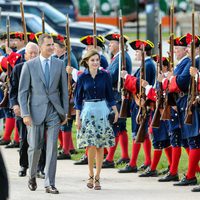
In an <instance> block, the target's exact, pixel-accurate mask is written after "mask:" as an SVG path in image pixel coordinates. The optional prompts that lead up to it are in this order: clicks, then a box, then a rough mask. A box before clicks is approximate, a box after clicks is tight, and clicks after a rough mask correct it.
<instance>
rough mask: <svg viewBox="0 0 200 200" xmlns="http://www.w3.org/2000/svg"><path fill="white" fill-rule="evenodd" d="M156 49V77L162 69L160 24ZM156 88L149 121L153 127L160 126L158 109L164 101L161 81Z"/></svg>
mask: <svg viewBox="0 0 200 200" xmlns="http://www.w3.org/2000/svg"><path fill="white" fill-rule="evenodd" d="M158 49H159V60H157V66H158V68H157V78H158V75H159V74H160V72H161V71H162V65H163V61H162V24H161V23H160V24H159V44H158ZM158 84H159V86H158V90H157V102H156V109H155V112H154V115H153V119H152V122H151V126H152V127H153V128H159V126H160V117H161V113H160V110H162V109H163V103H164V99H163V89H162V83H158Z"/></svg>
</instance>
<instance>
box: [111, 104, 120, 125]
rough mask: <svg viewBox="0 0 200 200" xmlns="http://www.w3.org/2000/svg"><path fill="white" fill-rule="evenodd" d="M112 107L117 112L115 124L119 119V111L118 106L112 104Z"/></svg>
mask: <svg viewBox="0 0 200 200" xmlns="http://www.w3.org/2000/svg"><path fill="white" fill-rule="evenodd" d="M112 109H113V111H114V113H115V119H114V121H113V124H114V123H116V122H117V121H118V118H119V113H118V110H117V107H116V106H112Z"/></svg>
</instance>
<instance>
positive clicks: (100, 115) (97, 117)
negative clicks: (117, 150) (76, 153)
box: [77, 101, 115, 148]
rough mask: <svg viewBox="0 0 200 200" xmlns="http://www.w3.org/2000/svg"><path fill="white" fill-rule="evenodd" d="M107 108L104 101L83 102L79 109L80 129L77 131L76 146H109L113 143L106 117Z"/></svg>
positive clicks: (113, 137) (111, 132)
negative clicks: (81, 107) (80, 109)
mask: <svg viewBox="0 0 200 200" xmlns="http://www.w3.org/2000/svg"><path fill="white" fill-rule="evenodd" d="M108 114H109V109H108V107H107V104H106V102H105V101H98V102H85V103H84V106H83V109H82V111H81V116H80V118H81V129H80V130H79V131H77V146H78V148H85V147H87V146H96V147H97V148H101V147H111V146H114V145H115V136H114V133H113V129H112V127H111V126H110V123H109V121H108V119H107V117H108Z"/></svg>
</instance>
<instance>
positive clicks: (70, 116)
mask: <svg viewBox="0 0 200 200" xmlns="http://www.w3.org/2000/svg"><path fill="white" fill-rule="evenodd" d="M66 36H67V37H66V46H67V66H71V43H70V29H69V16H68V15H67V18H66ZM67 82H68V84H67V85H68V98H69V99H68V103H69V109H68V115H67V117H68V119H71V118H72V115H71V114H72V109H73V106H74V105H73V102H72V96H73V87H72V74H69V73H68V79H67Z"/></svg>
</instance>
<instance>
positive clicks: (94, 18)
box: [93, 5, 97, 49]
mask: <svg viewBox="0 0 200 200" xmlns="http://www.w3.org/2000/svg"><path fill="white" fill-rule="evenodd" d="M93 45H94V48H95V49H96V48H97V28H96V5H94V8H93Z"/></svg>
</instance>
